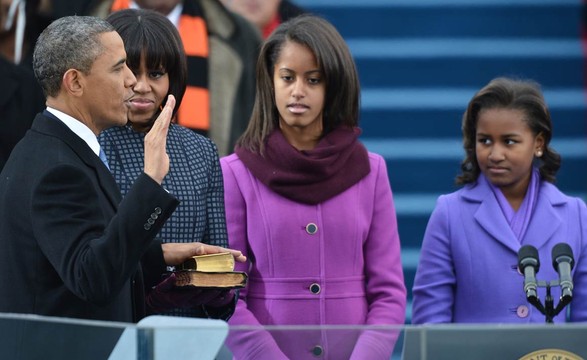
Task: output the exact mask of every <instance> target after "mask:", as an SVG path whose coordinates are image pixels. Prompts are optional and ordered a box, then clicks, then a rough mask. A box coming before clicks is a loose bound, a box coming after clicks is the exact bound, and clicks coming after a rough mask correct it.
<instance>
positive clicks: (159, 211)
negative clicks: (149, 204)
mask: <svg viewBox="0 0 587 360" xmlns="http://www.w3.org/2000/svg"><path fill="white" fill-rule="evenodd" d="M155 214H157V215H161V208H160V207H158V206H157V207H156V208H155Z"/></svg>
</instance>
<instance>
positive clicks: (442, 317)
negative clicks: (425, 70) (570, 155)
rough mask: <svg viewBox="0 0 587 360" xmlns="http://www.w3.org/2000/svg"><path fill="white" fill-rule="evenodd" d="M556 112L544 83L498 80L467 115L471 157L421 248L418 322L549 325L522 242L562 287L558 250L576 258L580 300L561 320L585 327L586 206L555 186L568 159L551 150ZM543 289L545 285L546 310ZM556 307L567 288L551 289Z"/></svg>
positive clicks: (544, 275) (546, 277) (543, 275)
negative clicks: (521, 257) (533, 299)
mask: <svg viewBox="0 0 587 360" xmlns="http://www.w3.org/2000/svg"><path fill="white" fill-rule="evenodd" d="M551 137H552V124H551V119H550V113H549V110H548V107H547V106H546V103H545V101H544V98H543V96H542V93H541V91H540V88H539V85H538V84H536V83H534V82H531V81H520V80H511V79H506V78H498V79H495V80H493V81H491V82H490V83H489V84H488V85H487V86H485V87H484V88H483V89H481V90H480V91H479V92H478V93H477V94H476V95H475V96H474V97H473V99H472V100H471V101H470V103H469V106H468V108H467V110H466V112H465V114H464V116H463V147H464V149H465V153H466V156H465V159H464V161H463V163H462V165H461V168H462V171H463V172H462V174H461V175H460V176H458V177H457V183H458V184H463V185H464V187H463V188H462V189H460V190H458V191H457V192H454V193H452V194H448V195H443V196H441V197H440V198H439V199H438V202H437V205H436V208H435V209H434V211H433V213H432V215H431V217H430V220H429V223H428V227H427V229H426V233H425V235H424V241H423V244H422V251H421V255H420V264H419V266H418V270H417V273H416V279H415V283H414V288H413V294H414V303H413V312H412V314H413V316H412V321H413V323H416V324H422V323H448V322H457V323H520V324H524V323H544V322H545V320H546V316H545V315H543V314H542V313H541V312H540V311H539V310H538V309H537V308H535V307H534V306H533V305H531V304H530V303H529V302H528V300H527V298H526V293H525V291H524V275H522V274H521V273H520V272H519V271H518V266H517V265H518V252H519V250H520V248H521V247H522V246H523V245H531V246H533V247H535V248H536V249H537V250H538V255H539V256H538V257H539V260H540V262H541V263H542V266H540V268H539V272H538V274H537V277H538V279H539V280H542V281H547V282H551V281H555V280H558V274H557V271H556V270H555V269H554V267H553V266H551V263H552V260H553V259H552V258H551V251H552V249H553V247H554V246H555V245H556V244H559V243H568V245H569V246H570V247H571V249H572V252H573V253H574V257H575V266H574V268H573V270H572V277H573V281H574V285H575V286H574V293H573V298H574V299H573V301H572V302H571V304H570V306H569V307H567V308H566V309H565V311H562V312H560V313H559V314H558V316H556V317H555V318H554V322H565V321H585V320H587V301H585V299H587V262H586V261H585V259H587V209H586V207H585V203H584V202H583V201H582V200H581V199H579V198H573V197H569V196H566V195H564V194H563V193H561V192H560V191H559V190H558V189H557V188H556V187H555V186H554V185H553V182H554V180H555V175H556V172H557V170H558V169H559V167H560V163H561V158H560V156H559V155H558V154H557V153H556V152H555V151H554V150H553V149H552V148H551V146H550V140H551ZM545 297H546V290H545V288H544V287H538V298H539V300H540V301H541V303H542V304H544V300H545ZM552 297H553V298H554V300H555V304H554V305H555V306H556V305H557V302H558V301H559V298H560V288H559V287H553V288H552Z"/></svg>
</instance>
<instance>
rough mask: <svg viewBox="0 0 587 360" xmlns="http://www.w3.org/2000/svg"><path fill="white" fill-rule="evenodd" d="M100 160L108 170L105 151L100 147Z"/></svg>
mask: <svg viewBox="0 0 587 360" xmlns="http://www.w3.org/2000/svg"><path fill="white" fill-rule="evenodd" d="M100 160H102V162H103V163H104V165H105V166H106V167H107V168H108V170H110V166H108V159H107V158H106V153H105V152H104V150H102V148H100Z"/></svg>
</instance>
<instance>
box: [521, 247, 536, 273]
mask: <svg viewBox="0 0 587 360" xmlns="http://www.w3.org/2000/svg"><path fill="white" fill-rule="evenodd" d="M526 266H532V267H534V269H535V270H534V271H535V272H538V269H540V260H538V250H536V248H535V247H534V246H532V245H524V246H522V247H521V248H520V250H519V251H518V269H519V270H520V272H521V273H524V269H525V268H526Z"/></svg>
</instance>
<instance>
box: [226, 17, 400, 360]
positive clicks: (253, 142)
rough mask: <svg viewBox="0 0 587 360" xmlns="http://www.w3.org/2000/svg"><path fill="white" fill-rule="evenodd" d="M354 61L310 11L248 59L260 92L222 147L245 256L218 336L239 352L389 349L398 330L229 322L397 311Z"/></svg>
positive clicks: (392, 235)
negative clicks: (244, 123)
mask: <svg viewBox="0 0 587 360" xmlns="http://www.w3.org/2000/svg"><path fill="white" fill-rule="evenodd" d="M358 112H359V83H358V77H357V73H356V68H355V64H354V62H353V60H352V57H351V55H350V53H349V51H348V48H347V46H346V44H345V43H344V40H343V39H342V37H341V36H340V35H339V33H338V32H337V31H336V29H335V28H334V27H333V26H332V25H330V24H329V23H328V22H326V21H325V20H323V19H320V18H318V17H315V16H309V15H308V16H301V17H298V18H295V19H293V20H291V21H289V22H286V23H284V24H282V25H281V26H280V27H279V28H278V29H277V30H276V31H275V32H274V33H273V34H272V35H271V36H270V37H269V39H268V40H267V41H266V42H265V44H264V45H263V47H262V49H261V54H260V57H259V61H258V65H257V97H256V102H255V106H254V110H253V115H252V117H251V121H250V124H249V127H248V129H247V131H246V132H245V133H244V134H243V136H242V137H241V139H240V140H239V142H238V145H237V147H236V149H235V154H233V155H230V156H228V157H225V158H222V159H221V166H222V171H223V176H224V186H225V201H226V219H227V227H228V234H229V237H228V238H229V244H230V246H231V247H233V248H235V249H239V250H242V251H243V253H244V254H246V256H247V257H248V258H249V259H250V264H249V267H247V266H242V267H240V268H239V270H246V271H248V273H249V283H248V286H247V288H246V289H244V290H243V291H241V293H240V298H239V300H238V304H237V307H236V311H235V313H234V315H233V317H232V318H231V319H230V322H229V323H230V325H231V326H232V327H233V329H234V330H233V331H231V333H230V335H229V338H228V340H227V343H228V345H229V348H230V349H231V351H232V352H233V354H234V356H235V358H237V359H272V360H275V359H306V358H307V359H314V358H316V356H319V357H320V358H323V359H348V358H355V359H389V358H390V357H391V353H392V351H393V347H394V343H395V339H396V338H397V333H394V332H393V331H390V330H389V329H388V330H387V331H383V330H380V331H363V332H360V331H357V330H346V331H342V330H331V331H328V330H323V329H322V330H321V329H317V328H315V330H313V331H292V330H290V331H272V332H270V331H265V330H261V329H259V330H257V331H238V330H237V328H236V327H235V326H238V325H254V326H261V325H263V326H265V325H394V324H396V325H397V324H403V322H404V320H405V306H406V289H405V286H404V282H403V273H402V265H401V260H400V242H399V237H398V231H397V222H396V214H395V209H394V205H393V199H392V193H391V188H390V185H389V179H388V176H387V169H386V166H385V162H384V160H383V158H382V157H381V156H379V155H376V154H372V153H369V152H367V150H366V149H365V147H364V146H363V145H362V144H361V143H360V142H359V140H358V135H359V133H360V131H359V130H358V128H357V124H358Z"/></svg>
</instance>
